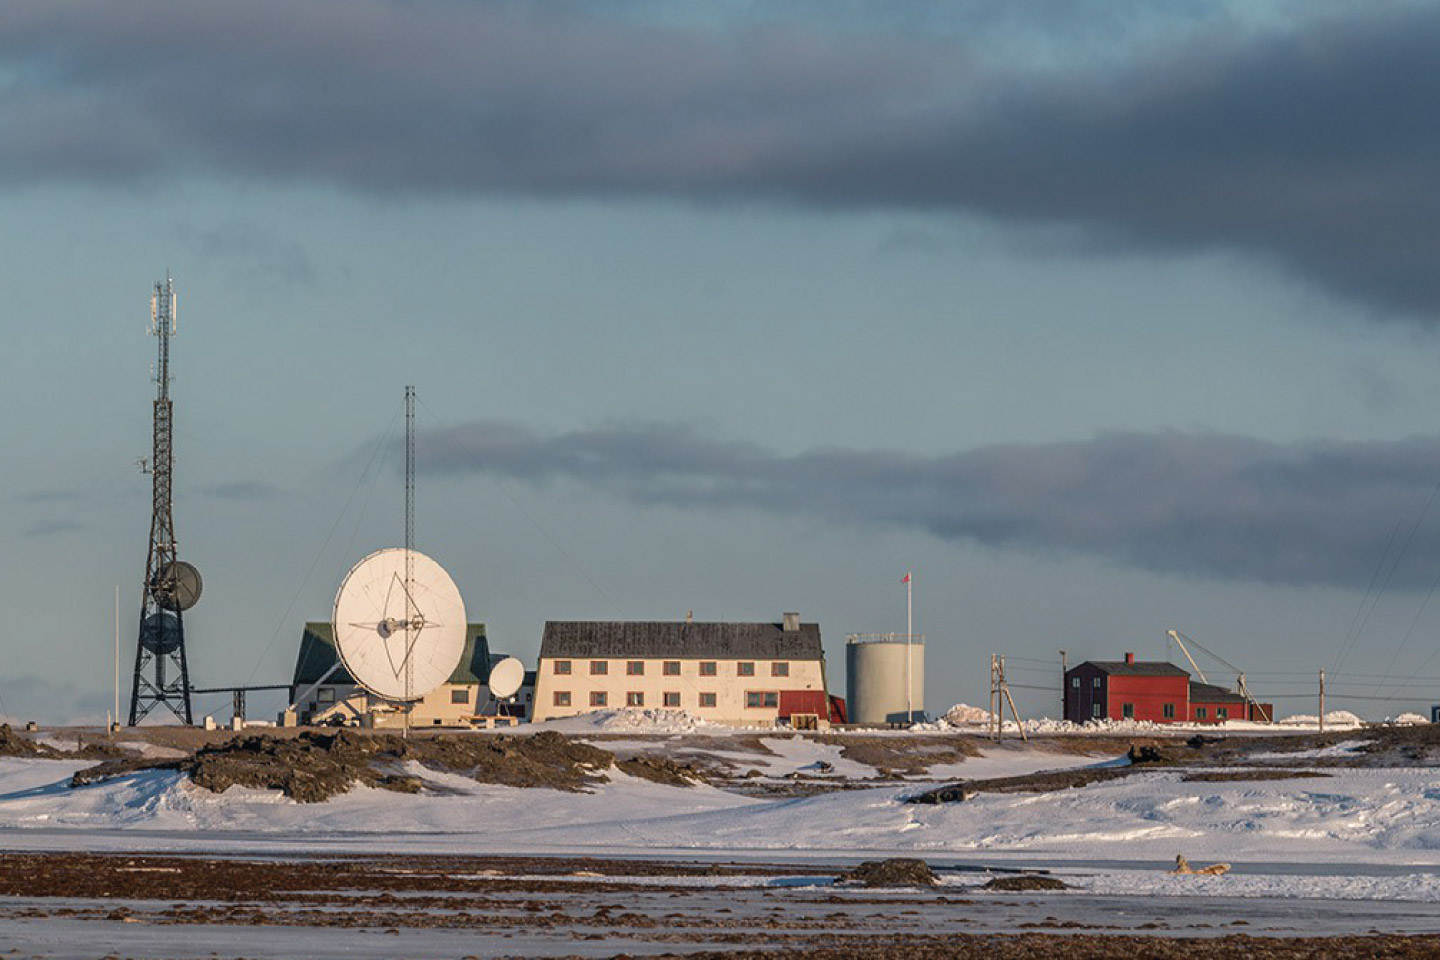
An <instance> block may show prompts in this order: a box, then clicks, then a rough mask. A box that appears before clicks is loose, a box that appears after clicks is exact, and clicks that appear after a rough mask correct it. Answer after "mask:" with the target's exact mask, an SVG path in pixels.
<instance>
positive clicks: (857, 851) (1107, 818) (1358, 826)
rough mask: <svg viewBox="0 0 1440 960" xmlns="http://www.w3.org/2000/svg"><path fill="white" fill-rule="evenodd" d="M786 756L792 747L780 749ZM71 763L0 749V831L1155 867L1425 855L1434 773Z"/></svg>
mask: <svg viewBox="0 0 1440 960" xmlns="http://www.w3.org/2000/svg"><path fill="white" fill-rule="evenodd" d="M786 742H789V741H786ZM1045 756H1046V755H1043V754H1042V755H1040V757H1042V758H1043V757H1045ZM795 759H803V758H791V760H790V762H794V760H795ZM1071 759H1074V758H1071ZM972 762H983V759H982V760H981V761H972ZM1004 762H1006V763H1009V764H1012V766H1011V770H1012V771H1013V770H1017V769H1019V767H1018V765H1014V761H1013V759H1012V758H1005V760H1004ZM1037 762H1039V761H1034V762H1032V768H1033V766H1034V765H1035V763H1037ZM78 766H80V764H77V763H74V762H70V761H55V760H19V759H6V760H0V830H3V831H4V835H3V840H0V845H3V846H5V847H9V848H11V849H19V848H52V847H57V846H59V847H64V848H67V849H97V848H104V849H114V848H117V847H122V846H125V845H139V844H143V845H145V846H147V847H159V848H165V849H188V850H214V849H219V848H222V847H225V846H227V845H228V846H230V847H232V848H237V849H248V848H259V847H264V848H270V849H273V848H277V847H279V848H287V847H288V848H293V847H295V846H299V847H307V846H309V847H315V848H323V849H344V848H354V847H356V846H363V847H364V848H365V849H377V848H378V849H396V850H407V851H412V852H414V851H426V850H428V851H433V852H445V853H457V852H472V853H502V852H503V853H525V852H535V853H587V854H595V853H597V852H604V853H607V854H632V855H640V854H647V853H651V854H658V853H674V852H685V853H693V854H708V855H722V854H758V853H762V852H763V853H767V854H784V855H785V856H786V857H787V858H789V857H797V858H803V857H816V856H831V857H834V856H847V855H872V854H918V855H923V856H927V857H932V858H933V857H946V858H959V859H963V858H965V857H978V858H983V859H987V860H996V859H1007V858H1008V859H1016V858H1018V859H1023V860H1026V861H1036V862H1040V861H1043V862H1046V863H1048V864H1050V865H1063V864H1065V863H1087V862H1095V861H1107V860H1108V861H1117V860H1126V861H1153V862H1155V863H1157V864H1163V863H1166V862H1169V861H1171V860H1173V858H1174V857H1175V855H1176V854H1177V853H1183V854H1184V855H1185V856H1187V857H1188V858H1189V859H1190V860H1192V861H1194V862H1197V863H1198V862H1202V861H1210V860H1225V861H1231V862H1263V861H1272V862H1289V863H1339V862H1346V863H1354V864H1376V865H1390V866H1397V865H1406V864H1408V865H1414V866H1417V867H1424V868H1427V869H1430V870H1434V869H1435V868H1437V867H1440V770H1436V769H1421V768H1408V769H1407V768H1402V769H1393V768H1391V769H1373V768H1371V769H1347V768H1339V769H1333V770H1330V771H1328V772H1329V773H1330V774H1331V775H1330V776H1328V777H1324V778H1313V779H1285V780H1268V781H1242V782H1189V783H1187V782H1182V780H1181V777H1182V774H1181V773H1180V772H1178V771H1174V770H1167V771H1155V772H1143V773H1139V774H1136V775H1134V776H1131V777H1126V778H1122V779H1119V780H1115V781H1111V782H1105V783H1097V784H1093V785H1091V786H1089V787H1086V788H1084V789H1082V790H1062V791H1057V792H1052V793H1026V794H984V793H982V794H980V795H979V796H977V797H975V798H974V799H972V800H970V801H967V802H964V803H951V804H940V805H933V806H932V805H921V804H907V803H904V802H903V798H904V797H905V796H906V795H907V794H908V793H910V792H912V791H913V789H915V788H908V787H896V786H889V787H878V788H870V789H852V790H843V791H837V792H833V793H827V794H822V795H818V796H812V797H801V798H785V799H755V798H752V797H743V796H737V795H735V794H732V793H727V792H724V791H721V790H718V789H714V788H712V787H706V786H698V787H692V788H679V787H669V786H663V785H659V784H655V783H652V782H649V781H645V780H639V779H634V778H631V777H628V776H625V775H623V774H620V773H618V772H616V771H612V772H611V777H612V780H611V782H610V783H608V784H604V785H602V786H600V787H599V788H597V790H596V791H595V792H594V793H583V794H571V793H562V792H559V791H553V790H544V789H529V790H522V789H517V788H511V787H500V786H493V785H485V784H477V783H475V782H473V781H471V780H469V779H467V778H464V777H460V776H453V775H447V774H440V773H436V772H434V771H430V770H425V769H423V768H420V767H412V768H411V770H410V772H412V773H416V774H419V775H423V776H424V777H425V778H426V779H427V780H429V781H430V782H431V783H432V784H433V785H434V787H435V788H436V789H435V792H433V793H427V794H422V795H405V794H396V793H392V792H389V791H384V790H374V789H368V788H360V787H357V788H355V789H353V790H352V791H350V792H349V793H347V794H344V795H342V796H340V797H337V798H334V799H333V800H331V801H329V802H327V803H322V804H297V803H294V802H292V801H290V800H287V799H285V798H283V797H282V796H280V795H279V794H278V793H275V792H272V791H262V790H251V789H243V788H232V789H230V790H229V791H227V792H225V793H224V794H214V793H210V792H209V791H207V790H204V789H201V788H198V787H195V786H194V785H192V784H190V783H189V782H188V781H187V780H184V779H183V777H182V776H181V775H180V774H178V773H175V772H172V771H146V772H143V773H138V774H134V775H130V776H126V777H120V778H117V779H115V780H112V781H108V782H104V783H99V784H95V785H92V786H88V787H83V788H80V789H76V790H72V789H70V788H69V787H68V785H67V784H66V781H67V779H68V777H69V775H70V774H71V773H72V772H73V771H74V770H75V769H77V767H78ZM966 766H967V767H968V764H967V765H966ZM994 769H999V768H998V767H997V768H994ZM1437 899H1440V897H1437Z"/></svg>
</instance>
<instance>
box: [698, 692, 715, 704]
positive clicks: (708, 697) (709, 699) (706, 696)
mask: <svg viewBox="0 0 1440 960" xmlns="http://www.w3.org/2000/svg"><path fill="white" fill-rule="evenodd" d="M700 706H702V707H713V706H715V694H713V693H702V694H700Z"/></svg>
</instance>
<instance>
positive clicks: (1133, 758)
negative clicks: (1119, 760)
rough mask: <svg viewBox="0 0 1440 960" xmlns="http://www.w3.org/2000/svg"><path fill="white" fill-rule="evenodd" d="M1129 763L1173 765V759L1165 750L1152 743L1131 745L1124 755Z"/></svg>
mask: <svg viewBox="0 0 1440 960" xmlns="http://www.w3.org/2000/svg"><path fill="white" fill-rule="evenodd" d="M1126 756H1127V757H1129V758H1130V762H1131V763H1173V762H1174V761H1175V758H1174V757H1172V756H1171V755H1170V753H1169V751H1167V750H1162V749H1161V748H1160V747H1158V746H1156V745H1155V744H1153V743H1132V744H1130V750H1129V752H1128V753H1126Z"/></svg>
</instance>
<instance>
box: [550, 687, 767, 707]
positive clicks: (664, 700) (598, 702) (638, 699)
mask: <svg viewBox="0 0 1440 960" xmlns="http://www.w3.org/2000/svg"><path fill="white" fill-rule="evenodd" d="M660 697H661V706H665V707H678V706H680V693H679V691H677V690H667V691H666V692H665V693H662V694H661V695H660ZM715 703H716V700H715V694H713V693H702V694H700V695H699V702H698V703H697V704H696V705H697V706H700V707H714V706H715ZM609 705H610V697H609V694H608V693H606V691H604V690H592V691H590V706H592V707H608V706H609ZM779 705H780V694H779V692H778V691H776V690H747V691H745V706H746V707H747V708H749V709H752V710H762V709H765V708H767V707H769V708H771V709H773V708H775V707H778V706H779ZM555 706H557V707H569V706H573V704H572V702H571V696H570V691H569V690H556V691H555ZM625 706H627V707H643V706H645V694H644V693H643V692H641V691H639V690H631V691H630V692H629V693H627V694H625Z"/></svg>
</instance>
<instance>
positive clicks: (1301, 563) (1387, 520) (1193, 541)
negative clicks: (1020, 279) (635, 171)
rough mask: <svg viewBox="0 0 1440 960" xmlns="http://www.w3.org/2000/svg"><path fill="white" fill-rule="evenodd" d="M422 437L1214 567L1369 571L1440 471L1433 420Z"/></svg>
mask: <svg viewBox="0 0 1440 960" xmlns="http://www.w3.org/2000/svg"><path fill="white" fill-rule="evenodd" d="M420 443H421V446H420V451H419V456H420V460H421V462H423V463H424V464H426V465H427V468H428V469H432V470H435V471H438V472H440V473H445V474H451V475H467V474H481V473H490V474H494V475H497V476H500V477H503V478H507V479H510V480H514V481H521V482H526V483H533V484H541V483H546V482H551V481H568V482H573V483H578V484H581V485H584V486H588V487H591V488H594V489H596V490H600V491H604V492H606V493H609V494H613V495H615V496H619V497H623V498H625V499H628V500H631V501H634V502H636V503H639V504H643V505H647V506H667V507H675V508H681V509H701V510H714V509H725V508H743V509H752V510H759V511H764V512H769V513H775V514H783V515H795V516H806V517H811V518H814V519H818V520H823V521H825V522H827V523H837V524H846V525H852V526H858V527H866V526H884V527H899V528H911V529H920V530H925V531H928V532H929V533H931V534H933V535H934V536H936V537H939V538H941V539H944V540H953V541H966V542H972V543H978V544H983V545H986V546H990V547H996V548H1017V549H1022V550H1030V551H1039V552H1049V553H1056V554H1070V555H1086V556H1092V557H1099V558H1103V559H1105V560H1107V561H1110V562H1113V563H1117V564H1121V565H1125V566H1130V567H1136V568H1140V569H1145V570H1154V571H1161V572H1166V573H1178V574H1186V575H1193V576H1198V577H1202V578H1206V579H1215V580H1228V581H1259V582H1264V583H1270V584H1287V585H1329V586H1343V587H1351V588H1362V589H1363V588H1365V587H1366V586H1367V585H1368V584H1369V583H1370V581H1371V578H1372V576H1373V575H1374V573H1375V570H1376V567H1377V564H1378V563H1379V562H1380V560H1381V558H1382V556H1384V555H1385V554H1386V552H1387V548H1389V550H1390V557H1391V561H1389V562H1387V568H1388V566H1389V565H1390V563H1392V562H1393V559H1394V557H1395V556H1396V555H1397V554H1398V552H1399V545H1400V544H1401V543H1404V542H1406V540H1407V538H1408V536H1409V532H1410V529H1411V527H1413V526H1414V525H1415V522H1416V520H1417V518H1419V517H1420V516H1421V513H1422V509H1423V508H1424V506H1425V504H1426V502H1427V500H1429V498H1431V497H1432V496H1433V492H1434V490H1435V486H1436V479H1437V478H1440V439H1437V438H1433V437H1416V438H1412V439H1407V440H1398V441H1387V442H1373V443H1340V442H1325V441H1316V442H1308V443H1293V444H1278V443H1268V442H1264V441H1259V440H1253V439H1246V438H1242V437H1234V436H1225V435H1219V434H1199V435H1197V434H1182V433H1156V434H1142V433H1114V434H1107V435H1103V436H1100V437H1097V438H1096V439H1093V440H1086V441H1073V442H1063V443H1050V444H1038V445H1030V446H1019V445H1016V446H992V447H984V448H979V449H975V450H970V451H966V452H963V453H956V454H952V455H948V456H937V457H917V456H911V455H906V454H902V453H897V452H893V451H884V450H877V451H860V450H847V449H838V448H837V449H816V450H807V451H804V452H801V453H795V454H782V453H777V452H774V451H771V450H767V449H765V448H763V447H759V446H756V445H754V444H749V443H737V442H726V441H720V440H714V439H709V438H707V437H705V436H703V435H701V434H699V433H697V432H695V431H694V430H692V429H690V428H687V427H684V426H676V425H663V424H645V425H638V426H620V427H609V428H604V429H596V430H585V431H576V432H571V433H562V434H555V435H549V436H542V435H540V434H537V433H535V432H533V431H531V430H529V429H527V428H525V427H522V426H518V425H515V424H510V423H473V424H468V425H465V426H461V427H455V428H451V429H448V430H443V431H438V432H435V433H429V434H425V435H423V436H422V438H421V442H420ZM1397 527H1399V528H1400V533H1399V536H1398V537H1395V539H1394V540H1393V541H1392V539H1391V538H1392V533H1393V532H1394V531H1395V530H1396V529H1397ZM1437 531H1440V503H1437V504H1436V505H1435V508H1434V510H1433V512H1432V514H1431V515H1430V516H1428V517H1427V522H1425V523H1422V524H1421V525H1420V527H1419V531H1418V535H1416V536H1415V537H1414V538H1413V540H1410V542H1409V547H1408V549H1407V550H1406V552H1405V556H1404V560H1403V562H1402V563H1400V565H1399V566H1398V568H1397V569H1396V571H1395V573H1394V577H1393V579H1392V580H1391V584H1390V585H1391V586H1392V587H1404V588H1417V587H1428V586H1429V585H1430V583H1431V582H1432V581H1433V579H1434V578H1435V577H1436V575H1437V572H1440V535H1437Z"/></svg>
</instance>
